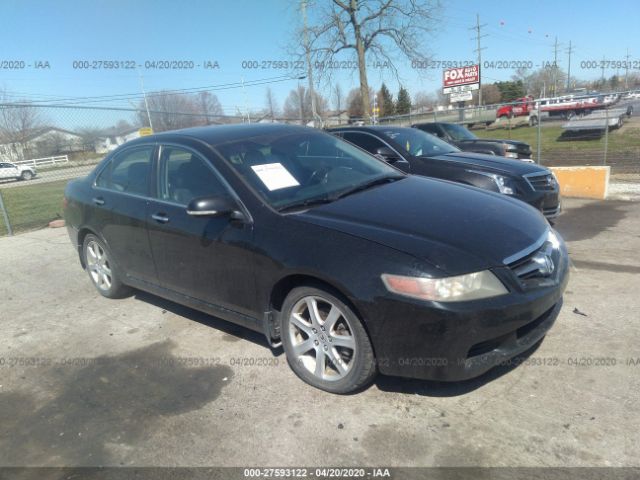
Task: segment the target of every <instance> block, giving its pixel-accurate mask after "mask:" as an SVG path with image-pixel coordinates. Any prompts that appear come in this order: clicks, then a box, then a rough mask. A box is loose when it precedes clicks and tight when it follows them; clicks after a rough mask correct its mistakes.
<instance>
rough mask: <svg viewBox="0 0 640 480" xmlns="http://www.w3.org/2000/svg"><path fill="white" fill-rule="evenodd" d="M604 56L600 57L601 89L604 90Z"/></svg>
mask: <svg viewBox="0 0 640 480" xmlns="http://www.w3.org/2000/svg"><path fill="white" fill-rule="evenodd" d="M605 58H606V57H605V55H603V56H602V78H601V80H602V88H604V59H605Z"/></svg>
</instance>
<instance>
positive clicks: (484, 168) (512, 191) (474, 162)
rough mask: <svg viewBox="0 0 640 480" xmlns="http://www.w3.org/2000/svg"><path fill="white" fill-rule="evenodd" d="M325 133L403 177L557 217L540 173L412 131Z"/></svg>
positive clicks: (555, 197)
mask: <svg viewBox="0 0 640 480" xmlns="http://www.w3.org/2000/svg"><path fill="white" fill-rule="evenodd" d="M328 131H329V132H331V133H333V134H334V135H338V136H340V137H342V138H344V139H345V140H348V141H349V142H351V143H353V144H354V145H357V146H358V147H360V148H363V149H364V150H366V151H367V152H369V153H372V154H374V155H377V156H378V157H380V158H383V159H385V160H386V161H388V162H390V163H392V164H393V165H395V166H396V167H399V168H401V169H402V170H404V171H405V172H409V173H413V174H416V175H424V176H427V177H434V178H441V179H444V180H451V181H453V182H459V183H464V184H467V185H473V186H475V187H479V188H484V189H487V190H491V191H494V192H500V193H502V194H505V195H508V196H510V197H513V198H517V199H519V200H522V201H524V202H527V203H528V204H529V205H532V206H533V207H535V208H537V209H538V210H540V211H541V212H542V213H543V214H544V216H545V217H546V218H547V220H549V221H551V222H553V220H554V219H555V218H556V217H557V216H558V215H559V214H560V189H559V186H558V182H557V181H556V178H555V176H554V175H553V173H552V172H551V171H550V170H549V169H547V168H545V167H541V166H539V165H535V164H532V163H525V162H514V161H513V160H506V159H504V158H499V157H496V156H493V155H483V154H480V153H468V152H461V151H460V150H459V149H458V148H456V147H454V146H453V145H451V144H449V143H447V142H444V141H442V140H440V139H439V138H436V137H434V136H433V135H429V134H427V133H425V132H423V131H421V130H418V129H415V128H406V127H391V126H375V127H371V126H369V127H340V128H332V129H329V130H328Z"/></svg>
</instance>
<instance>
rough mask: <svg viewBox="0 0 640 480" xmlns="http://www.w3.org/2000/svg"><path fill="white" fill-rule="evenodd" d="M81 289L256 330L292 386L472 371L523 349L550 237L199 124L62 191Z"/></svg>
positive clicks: (252, 136)
mask: <svg viewBox="0 0 640 480" xmlns="http://www.w3.org/2000/svg"><path fill="white" fill-rule="evenodd" d="M65 219H66V224H67V228H68V231H69V235H70V238H71V241H72V243H73V245H74V246H75V248H76V249H77V251H78V254H79V258H80V262H81V264H82V266H83V267H84V268H85V269H86V271H87V272H88V276H89V278H90V279H91V281H92V282H93V284H94V285H95V287H96V289H97V291H98V292H99V293H100V294H102V295H103V296H105V297H108V298H116V297H122V296H125V295H127V294H128V293H130V291H131V288H136V289H141V290H145V291H148V292H151V293H153V294H156V295H159V296H162V297H165V298H167V299H170V300H172V301H175V302H178V303H181V304H184V305H187V306H190V307H192V308H195V309H199V310H201V311H204V312H207V313H210V314H213V315H215V316H217V317H219V318H222V319H225V320H227V321H231V322H235V323H237V324H240V325H243V326H245V327H248V328H250V329H253V330H256V331H259V332H262V333H264V335H265V337H266V339H267V341H268V342H269V344H270V345H271V346H272V347H277V346H279V345H280V344H282V345H283V347H284V351H285V354H286V358H287V360H288V363H289V365H290V366H291V368H292V370H293V371H294V372H295V373H296V374H297V375H298V376H299V377H300V378H302V379H303V380H304V381H306V382H308V383H309V384H311V385H313V386H315V387H318V388H320V389H324V390H327V391H330V392H335V393H346V392H351V391H354V390H357V389H361V388H363V387H364V386H366V385H367V384H369V383H370V382H371V381H372V379H373V378H374V376H375V375H376V373H377V372H380V373H382V374H388V375H399V376H408V377H416V378H422V379H434V380H462V379H467V378H471V377H474V376H478V375H480V374H482V373H484V372H486V371H488V370H489V369H491V368H492V367H494V366H496V365H497V364H499V363H501V362H503V361H505V360H506V359H509V358H511V357H513V356H515V355H517V354H519V353H521V352H523V351H525V350H527V349H529V348H530V347H532V346H533V345H534V344H536V343H537V342H538V341H540V340H541V339H542V338H543V337H544V335H545V334H546V332H547V331H548V330H549V329H550V328H551V326H552V324H553V323H554V321H555V319H556V317H557V315H558V312H559V310H560V308H561V305H562V294H563V291H564V288H565V286H566V284H567V280H568V257H567V251H566V248H565V245H564V242H563V240H562V239H561V238H560V236H559V235H558V234H557V233H556V232H555V231H554V230H553V229H552V228H551V227H550V226H549V224H548V223H547V222H546V220H545V218H544V217H543V215H542V214H541V213H540V212H539V211H537V210H536V209H534V208H532V207H531V206H529V205H527V204H525V203H524V202H520V201H518V200H514V199H511V198H509V197H507V196H505V195H500V194H497V193H492V192H489V191H485V190H481V189H479V188H475V187H471V186H465V185H460V184H456V183H452V182H447V181H442V180H435V179H429V178H425V177H419V176H411V175H407V174H405V173H403V172H402V171H401V170H399V169H397V168H395V167H393V166H391V165H388V164H387V163H385V162H384V161H382V160H380V159H378V158H376V157H374V156H372V155H370V154H368V153H366V152H364V151H363V150H361V149H360V148H357V147H355V146H353V145H351V144H350V143H348V142H346V141H344V140H341V139H339V138H337V137H335V136H333V135H329V134H327V133H324V132H321V131H318V130H314V129H310V128H305V127H297V126H288V125H255V124H254V125H234V126H216V127H199V128H193V129H186V130H181V131H177V132H166V133H161V134H156V135H151V136H146V137H142V138H139V139H136V140H133V141H131V142H128V143H126V144H124V145H122V146H121V147H119V148H118V149H116V150H115V151H113V152H112V153H111V154H109V155H108V156H107V157H106V158H105V159H104V160H103V161H102V162H101V163H100V164H99V165H97V167H96V168H95V170H94V171H93V172H92V173H90V174H89V175H88V176H87V177H86V178H82V179H78V180H74V181H71V182H70V183H69V184H68V186H67V188H66V190H65Z"/></svg>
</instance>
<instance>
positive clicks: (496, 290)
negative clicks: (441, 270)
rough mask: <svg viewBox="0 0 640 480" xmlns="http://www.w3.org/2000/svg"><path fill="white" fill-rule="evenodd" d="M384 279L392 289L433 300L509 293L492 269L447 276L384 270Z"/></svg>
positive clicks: (422, 298)
mask: <svg viewBox="0 0 640 480" xmlns="http://www.w3.org/2000/svg"><path fill="white" fill-rule="evenodd" d="M382 281H383V282H384V285H385V287H387V290H389V291H390V292H393V293H397V294H398V295H404V296H405V297H411V298H419V299H420V300H431V301H433V302H464V301H467V300H478V299H480V298H490V297H497V296H498V295H504V294H505V293H508V290H507V289H506V287H505V286H504V285H503V284H502V282H501V281H500V280H498V278H497V277H496V276H495V275H494V274H493V273H491V272H490V271H489V270H483V271H482V272H475V273H468V274H466V275H458V276H455V277H445V278H422V277H405V276H401V275H390V274H388V273H384V274H382Z"/></svg>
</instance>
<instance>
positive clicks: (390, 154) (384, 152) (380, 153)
mask: <svg viewBox="0 0 640 480" xmlns="http://www.w3.org/2000/svg"><path fill="white" fill-rule="evenodd" d="M376 157H378V158H381V159H382V160H384V161H386V162H395V161H396V160H400V157H399V156H398V154H397V153H396V152H394V151H393V150H392V149H390V148H389V147H379V148H378V149H377V150H376Z"/></svg>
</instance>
